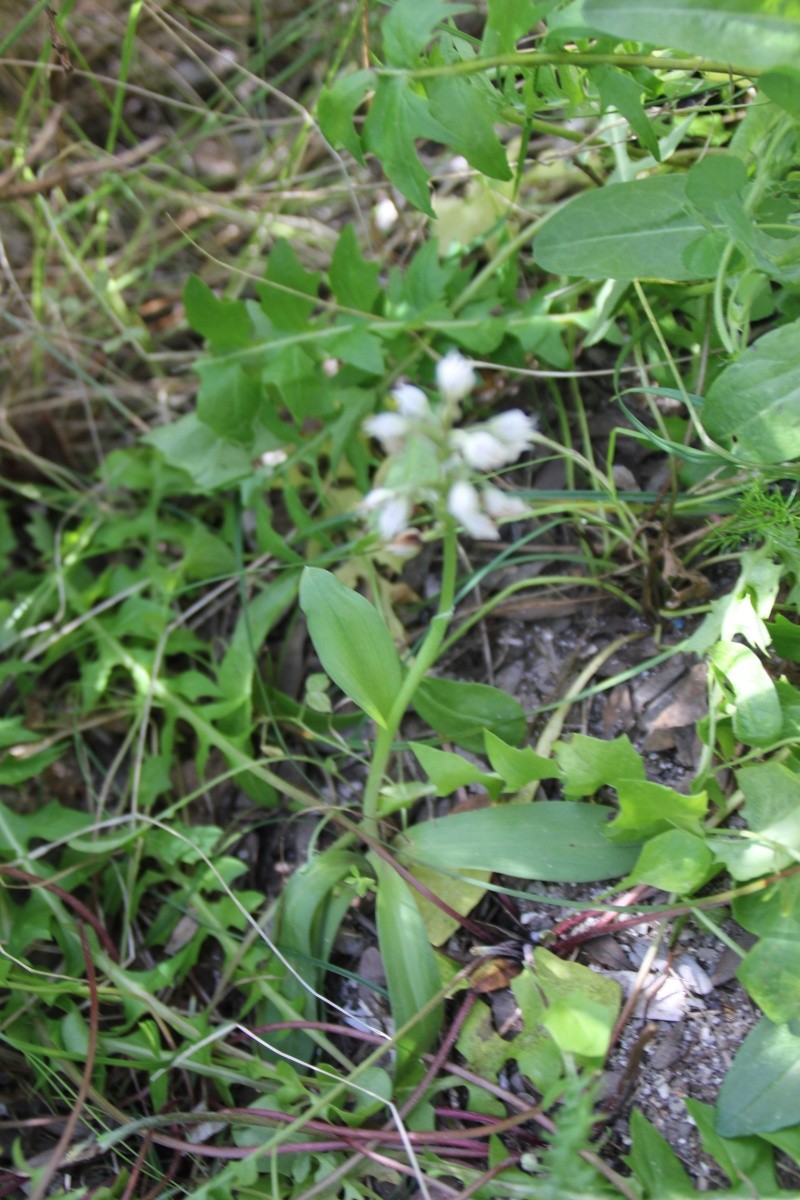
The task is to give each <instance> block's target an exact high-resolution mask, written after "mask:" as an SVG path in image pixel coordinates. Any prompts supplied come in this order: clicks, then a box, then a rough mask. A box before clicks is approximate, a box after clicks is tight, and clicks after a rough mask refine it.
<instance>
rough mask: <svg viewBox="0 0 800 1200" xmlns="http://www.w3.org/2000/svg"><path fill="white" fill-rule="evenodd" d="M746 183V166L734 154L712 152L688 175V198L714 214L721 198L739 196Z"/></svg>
mask: <svg viewBox="0 0 800 1200" xmlns="http://www.w3.org/2000/svg"><path fill="white" fill-rule="evenodd" d="M746 186H747V168H746V167H745V165H744V163H743V162H742V160H741V159H740V158H739V157H738V156H737V155H735V154H710V155H707V157H706V158H701V159H700V161H699V162H696V163H694V164H693V165H692V166H691V167H690V168H689V172H688V174H687V176H686V199H687V200H688V201H689V202H690V203H691V204H693V205H694V206H695V208H697V209H699V210H700V212H702V213H706V214H707V215H708V216H711V217H713V216H714V214H715V213H716V212H717V210H718V205H719V202H720V201H721V200H724V199H726V198H729V197H732V196H739V195H740V194H741V193H742V191H743V190H744V189H745V188H746Z"/></svg>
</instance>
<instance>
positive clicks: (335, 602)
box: [300, 567, 403, 726]
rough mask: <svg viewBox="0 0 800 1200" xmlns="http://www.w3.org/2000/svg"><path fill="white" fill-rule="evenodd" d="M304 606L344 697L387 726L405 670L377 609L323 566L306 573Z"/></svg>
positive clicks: (313, 636)
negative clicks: (323, 569) (321, 568)
mask: <svg viewBox="0 0 800 1200" xmlns="http://www.w3.org/2000/svg"><path fill="white" fill-rule="evenodd" d="M300 607H301V608H302V610H303V612H304V613H305V615H306V620H307V622H308V631H309V634H310V636H311V640H312V642H313V643H314V649H315V650H316V652H317V654H318V655H319V660H320V662H321V663H322V665H323V667H324V668H325V670H326V672H327V673H328V675H330V677H331V679H332V680H333V682H334V683H335V684H336V686H337V687H338V688H340V689H341V690H342V691H343V692H344V694H345V696H349V698H350V699H351V700H352V701H353V703H354V704H357V705H358V707H359V708H360V709H363V711H364V712H365V713H367V715H368V716H370V717H372V719H373V720H374V721H377V722H378V724H379V725H384V726H385V725H386V721H387V718H388V716H389V713H390V712H391V710H392V706H393V704H394V702H395V700H396V699H397V694H398V692H399V691H400V687H401V685H402V682H403V670H402V667H401V665H400V659H399V658H398V656H397V651H396V650H395V648H394V643H393V642H392V639H391V637H390V636H389V631H388V630H387V628H386V625H385V624H384V622H383V621H382V620H381V617H380V615H379V614H378V612H377V610H376V609H375V608H374V607H373V606H372V605H371V604H370V603H369V601H368V600H365V599H364V597H363V596H360V595H359V594H358V593H357V592H354V591H352V590H351V589H350V588H347V587H345V586H344V585H343V584H341V583H340V582H339V580H338V579H337V578H336V576H335V575H332V574H331V573H330V571H322V570H320V569H319V568H318V567H306V568H305V569H304V571H303V574H302V577H301V581H300Z"/></svg>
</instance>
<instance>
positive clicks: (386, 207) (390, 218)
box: [372, 196, 399, 233]
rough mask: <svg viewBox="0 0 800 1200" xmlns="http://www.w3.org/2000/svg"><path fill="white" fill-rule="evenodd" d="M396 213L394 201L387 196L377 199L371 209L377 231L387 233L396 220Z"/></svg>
mask: <svg viewBox="0 0 800 1200" xmlns="http://www.w3.org/2000/svg"><path fill="white" fill-rule="evenodd" d="M398 215H399V214H398V212H397V208H396V207H395V204H394V201H393V200H390V199H389V197H388V196H384V197H383V199H382V200H379V201H378V203H377V204H376V205H375V207H374V208H373V210H372V219H373V221H374V222H375V228H376V229H377V230H378V232H379V233H388V232H389V230H390V229H392V227H393V226H394V224H395V222H396V221H397V217H398Z"/></svg>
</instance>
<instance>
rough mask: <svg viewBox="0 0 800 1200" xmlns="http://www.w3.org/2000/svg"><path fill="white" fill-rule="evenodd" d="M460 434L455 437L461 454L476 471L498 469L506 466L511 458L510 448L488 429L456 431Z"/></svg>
mask: <svg viewBox="0 0 800 1200" xmlns="http://www.w3.org/2000/svg"><path fill="white" fill-rule="evenodd" d="M456 432H457V433H458V434H459V436H458V437H457V438H455V439H454V441H455V445H456V447H457V449H458V452H459V454H460V455H461V457H462V458H463V460H464V462H465V463H467V464H468V465H469V466H470V467H472V468H473V469H474V470H476V471H496V470H497V469H498V467H504V466H505V465H506V463H508V462H509V461H511V460H510V459H509V456H508V455H509V450H508V446H506V445H505V444H504V443H503V442H501V441H498V439H497V438H496V437H493V436H492V434H491V433H489V432H488V431H487V430H486V429H465V430H457V431H456Z"/></svg>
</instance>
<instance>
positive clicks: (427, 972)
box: [373, 857, 442, 1076]
mask: <svg viewBox="0 0 800 1200" xmlns="http://www.w3.org/2000/svg"><path fill="white" fill-rule="evenodd" d="M373 865H374V867H375V873H376V875H377V877H378V895H377V899H376V901H375V919H376V923H377V926H378V945H379V947H380V952H381V958H382V960H383V967H384V970H385V972H386V982H387V984H388V987H389V1000H390V1002H391V1006H392V1019H393V1021H394V1025H395V1028H396V1029H399V1028H400V1027H401V1026H402V1025H405V1024H406V1022H407V1021H410V1020H412V1019H413V1018H414V1017H415V1016H416V1015H417V1014H418V1013H419V1012H420V1010H421V1009H422V1008H423V1007H424V1006H425V1005H426V1004H427V1003H428V1001H430V1000H431V999H432V998H433V997H434V996H435V995H436V994H437V992H439V991H440V990H441V981H440V979H439V969H438V967H437V965H436V958H435V956H434V953H433V950H432V949H431V945H430V942H429V941H428V937H427V934H426V932H425V925H424V923H423V920H422V915H421V913H420V911H419V908H418V907H417V904H416V901H415V899H414V897H413V896H412V894H411V892H410V890H409V887H408V884H406V883H405V882H404V880H402V879H401V878H400V876H399V875H398V873H397V871H395V870H394V869H393V868H392V867H391V866H389V864H388V863H387V862H385V861H384V860H383V859H382V858H377V857H375V858H374V859H373ZM441 1023H442V1006H441V1005H439V1006H437V1007H435V1008H433V1009H432V1010H431V1011H430V1012H428V1013H427V1015H426V1016H424V1017H422V1018H421V1019H420V1020H419V1021H418V1022H417V1023H416V1024H415V1025H414V1026H413V1028H412V1029H411V1030H409V1031H408V1032H407V1033H405V1034H404V1036H403V1037H402V1038H401V1040H400V1041H399V1043H398V1046H397V1073H398V1076H402V1075H403V1074H404V1073H405V1072H406V1071H407V1070H408V1069H410V1068H411V1069H413V1067H414V1066H415V1065H417V1066H418V1065H419V1059H420V1055H422V1054H424V1053H425V1051H426V1050H428V1049H430V1047H431V1045H432V1044H433V1042H434V1040H435V1038H436V1035H437V1034H438V1032H439V1029H440V1028H441Z"/></svg>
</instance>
